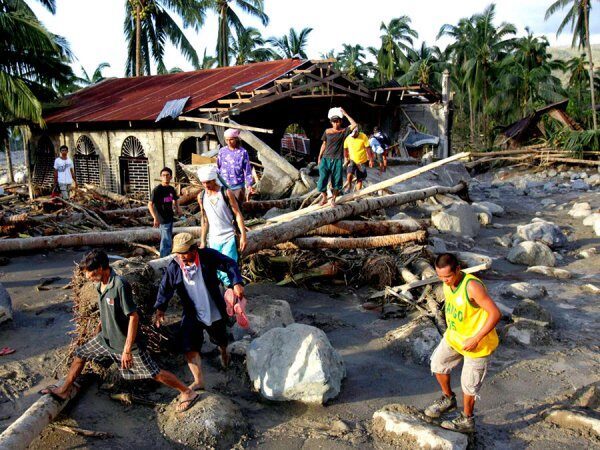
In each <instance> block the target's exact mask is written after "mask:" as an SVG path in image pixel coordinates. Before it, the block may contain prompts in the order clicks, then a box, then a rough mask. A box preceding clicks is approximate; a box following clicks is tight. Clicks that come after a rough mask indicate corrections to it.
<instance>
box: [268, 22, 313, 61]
mask: <svg viewBox="0 0 600 450" xmlns="http://www.w3.org/2000/svg"><path fill="white" fill-rule="evenodd" d="M312 30H313V29H312V28H303V29H302V30H300V32H297V31H296V30H295V29H294V28H290V32H289V33H288V34H287V35H283V36H281V37H275V36H272V37H270V38H269V39H267V42H268V43H269V44H270V45H271V46H272V47H273V57H274V58H275V59H283V58H303V59H307V58H308V56H306V46H307V44H308V35H309V34H310V33H311V32H312Z"/></svg>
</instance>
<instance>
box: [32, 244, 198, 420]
mask: <svg viewBox="0 0 600 450" xmlns="http://www.w3.org/2000/svg"><path fill="white" fill-rule="evenodd" d="M80 267H81V269H82V270H83V271H84V272H85V276H86V278H87V279H88V280H90V281H94V282H96V283H97V286H96V288H97V290H98V306H99V309H100V323H99V324H98V334H97V335H96V337H94V338H93V339H91V340H90V341H88V342H86V343H85V344H83V345H82V346H80V347H78V348H77V349H76V350H75V358H74V359H73V362H72V363H71V367H70V369H69V373H68V374H67V377H66V379H65V382H64V384H63V385H62V386H48V387H47V388H46V389H43V390H42V391H40V393H41V394H49V395H51V396H52V397H54V398H55V399H56V400H58V401H63V400H66V399H67V398H69V397H70V395H71V390H72V389H73V385H74V383H75V380H76V379H77V377H78V376H79V375H80V374H81V371H82V370H83V368H84V366H85V363H86V361H88V360H91V361H96V362H98V363H104V362H107V363H113V362H114V363H116V364H118V365H119V371H120V373H121V376H122V377H123V378H125V379H126V380H141V379H146V378H152V379H154V380H156V381H158V382H160V383H163V384H166V385H167V386H170V387H172V388H175V389H177V390H178V391H179V392H180V393H181V394H180V402H179V405H178V407H177V410H178V411H185V410H187V409H189V408H190V407H191V406H192V405H193V404H194V403H195V402H196V401H197V400H198V394H197V393H195V392H194V391H193V390H191V389H189V388H188V387H187V386H186V385H184V384H183V383H182V382H181V381H180V380H179V379H178V378H177V377H176V376H175V375H174V374H172V373H171V372H168V371H166V370H162V369H160V368H159V367H158V366H157V365H156V363H155V362H154V361H153V360H152V358H151V357H150V355H149V354H148V353H147V352H146V350H145V348H144V346H143V345H142V344H141V342H139V339H138V333H137V331H138V323H139V315H138V313H137V307H136V305H135V302H134V301H133V296H132V292H131V286H130V285H129V283H128V282H127V280H125V279H123V278H121V277H120V276H118V275H117V274H116V273H115V272H113V271H112V269H111V268H110V266H109V264H108V256H107V255H106V253H105V252H104V251H102V250H92V251H91V252H89V253H87V254H86V255H85V257H84V258H83V261H82V262H81V263H80Z"/></svg>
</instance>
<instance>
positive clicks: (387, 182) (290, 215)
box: [268, 152, 469, 223]
mask: <svg viewBox="0 0 600 450" xmlns="http://www.w3.org/2000/svg"><path fill="white" fill-rule="evenodd" d="M468 157H469V153H468V152H462V153H458V154H456V155H453V156H450V157H449V158H445V159H442V160H440V161H436V162H433V163H431V164H427V165H426V166H423V167H419V168H417V169H414V170H411V171H410V172H406V173H403V174H401V175H398V176H396V177H393V178H390V179H389V180H384V181H381V182H379V183H375V184H372V185H371V186H367V187H366V188H364V189H361V190H360V191H358V192H353V193H351V194H346V195H342V196H341V197H340V198H339V199H337V204H342V203H346V202H349V201H353V200H357V199H359V198H361V197H364V196H366V195H369V194H372V193H374V192H377V191H379V190H382V189H386V188H389V187H390V186H393V185H395V184H398V183H401V182H403V181H406V180H409V179H411V178H414V177H416V176H419V175H421V174H423V173H425V172H429V171H430V170H433V169H436V168H438V167H441V166H443V165H445V164H448V163H451V162H454V161H458V160H459V159H462V158H468ZM330 207H331V206H330V205H322V206H321V205H313V206H309V207H308V208H304V209H300V210H298V211H292V212H290V213H286V214H282V215H280V216H276V217H273V218H271V219H269V220H268V222H276V223H280V222H287V221H289V220H291V219H295V218H296V217H300V216H303V215H305V214H308V213H311V212H313V211H317V210H319V209H324V208H330Z"/></svg>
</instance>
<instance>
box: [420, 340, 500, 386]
mask: <svg viewBox="0 0 600 450" xmlns="http://www.w3.org/2000/svg"><path fill="white" fill-rule="evenodd" d="M461 359H464V362H463V369H462V373H461V376H460V385H461V388H462V390H463V393H465V394H467V395H472V396H474V397H477V396H478V393H479V389H481V385H482V383H483V379H484V378H485V374H486V372H487V364H488V359H489V356H484V357H483V358H468V357H466V356H463V355H461V354H460V353H458V352H457V351H456V350H454V349H453V348H452V347H450V345H449V344H448V343H447V342H446V339H444V338H442V340H441V342H440V343H439V345H438V346H437V348H436V349H435V350H434V352H433V354H432V355H431V371H432V372H433V373H440V374H449V373H450V372H451V371H452V369H454V368H455V367H456V366H457V365H458V364H459V363H460V361H461Z"/></svg>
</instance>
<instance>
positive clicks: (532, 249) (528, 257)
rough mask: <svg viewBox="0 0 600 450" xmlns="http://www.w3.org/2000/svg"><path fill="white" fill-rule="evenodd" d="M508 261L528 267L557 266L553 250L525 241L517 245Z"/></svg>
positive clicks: (540, 244) (509, 254)
mask: <svg viewBox="0 0 600 450" xmlns="http://www.w3.org/2000/svg"><path fill="white" fill-rule="evenodd" d="M507 259H508V260H509V261H510V262H512V263H514V264H523V265H526V266H549V267H554V266H555V265H556V257H555V256H554V254H553V253H552V250H550V248H549V247H548V246H547V245H545V244H542V243H541V242H533V241H524V242H520V243H519V244H517V245H515V246H514V247H513V248H511V249H510V251H509V252H508V256H507Z"/></svg>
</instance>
